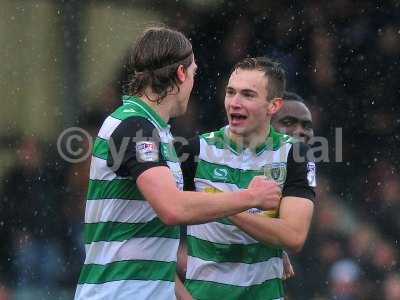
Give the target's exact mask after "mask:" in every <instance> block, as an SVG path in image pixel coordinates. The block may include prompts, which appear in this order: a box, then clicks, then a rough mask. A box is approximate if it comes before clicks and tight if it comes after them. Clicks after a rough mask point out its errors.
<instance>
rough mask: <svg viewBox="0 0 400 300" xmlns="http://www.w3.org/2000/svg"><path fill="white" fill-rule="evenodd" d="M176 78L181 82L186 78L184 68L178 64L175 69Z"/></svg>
mask: <svg viewBox="0 0 400 300" xmlns="http://www.w3.org/2000/svg"><path fill="white" fill-rule="evenodd" d="M176 78H178V80H179V81H180V82H181V83H182V82H184V81H185V79H186V70H185V68H184V66H183V65H179V66H178V68H177V69H176Z"/></svg>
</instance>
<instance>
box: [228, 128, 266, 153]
mask: <svg viewBox="0 0 400 300" xmlns="http://www.w3.org/2000/svg"><path fill="white" fill-rule="evenodd" d="M270 130H271V125H270V124H269V123H268V124H267V125H266V126H265V127H264V128H262V129H260V130H259V131H255V132H252V133H250V134H247V135H240V134H235V133H233V132H232V131H230V130H228V134H229V137H230V138H231V139H232V140H233V141H234V142H235V143H236V144H237V145H239V146H241V147H243V148H250V149H252V150H254V149H256V148H257V147H258V146H260V145H261V144H263V143H265V140H266V139H267V136H268V135H269V131H270Z"/></svg>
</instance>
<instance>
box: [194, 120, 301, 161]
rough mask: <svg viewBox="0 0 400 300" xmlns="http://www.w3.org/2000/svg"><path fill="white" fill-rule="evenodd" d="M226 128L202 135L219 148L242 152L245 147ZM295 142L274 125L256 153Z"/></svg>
mask: <svg viewBox="0 0 400 300" xmlns="http://www.w3.org/2000/svg"><path fill="white" fill-rule="evenodd" d="M225 128H226V127H222V128H221V129H220V130H218V131H214V132H210V133H205V134H202V135H201V136H200V137H201V138H203V139H204V140H205V141H206V142H207V144H208V145H210V146H215V147H216V148H218V149H229V150H231V151H232V152H233V153H234V154H238V153H240V152H242V151H243V150H244V147H243V146H242V145H239V144H237V143H236V142H235V141H233V140H232V139H231V138H230V137H228V136H227V135H226V134H225ZM294 142H295V140H294V139H293V138H291V137H290V136H288V135H285V134H281V133H279V132H277V131H275V129H274V128H273V127H270V131H269V135H268V136H267V137H266V138H265V141H264V142H263V143H262V144H260V145H259V146H258V147H257V148H256V149H255V153H256V155H260V154H261V153H262V152H264V151H265V150H269V151H276V150H278V149H279V148H281V147H282V146H283V145H284V144H287V143H291V144H293V143H294Z"/></svg>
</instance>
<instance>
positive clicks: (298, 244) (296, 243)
mask: <svg viewBox="0 0 400 300" xmlns="http://www.w3.org/2000/svg"><path fill="white" fill-rule="evenodd" d="M305 240H306V239H305V238H303V237H300V236H296V237H294V238H292V239H291V240H290V241H288V243H287V245H286V248H287V249H288V250H290V252H292V253H298V252H300V251H301V250H302V249H303V246H304V243H305Z"/></svg>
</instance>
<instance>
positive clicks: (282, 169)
mask: <svg viewBox="0 0 400 300" xmlns="http://www.w3.org/2000/svg"><path fill="white" fill-rule="evenodd" d="M263 169H264V176H266V177H267V178H268V179H273V180H274V181H275V182H276V183H278V184H279V185H281V186H282V185H283V184H284V183H285V180H286V163H284V162H279V163H271V164H266V165H265V166H264V167H263Z"/></svg>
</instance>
